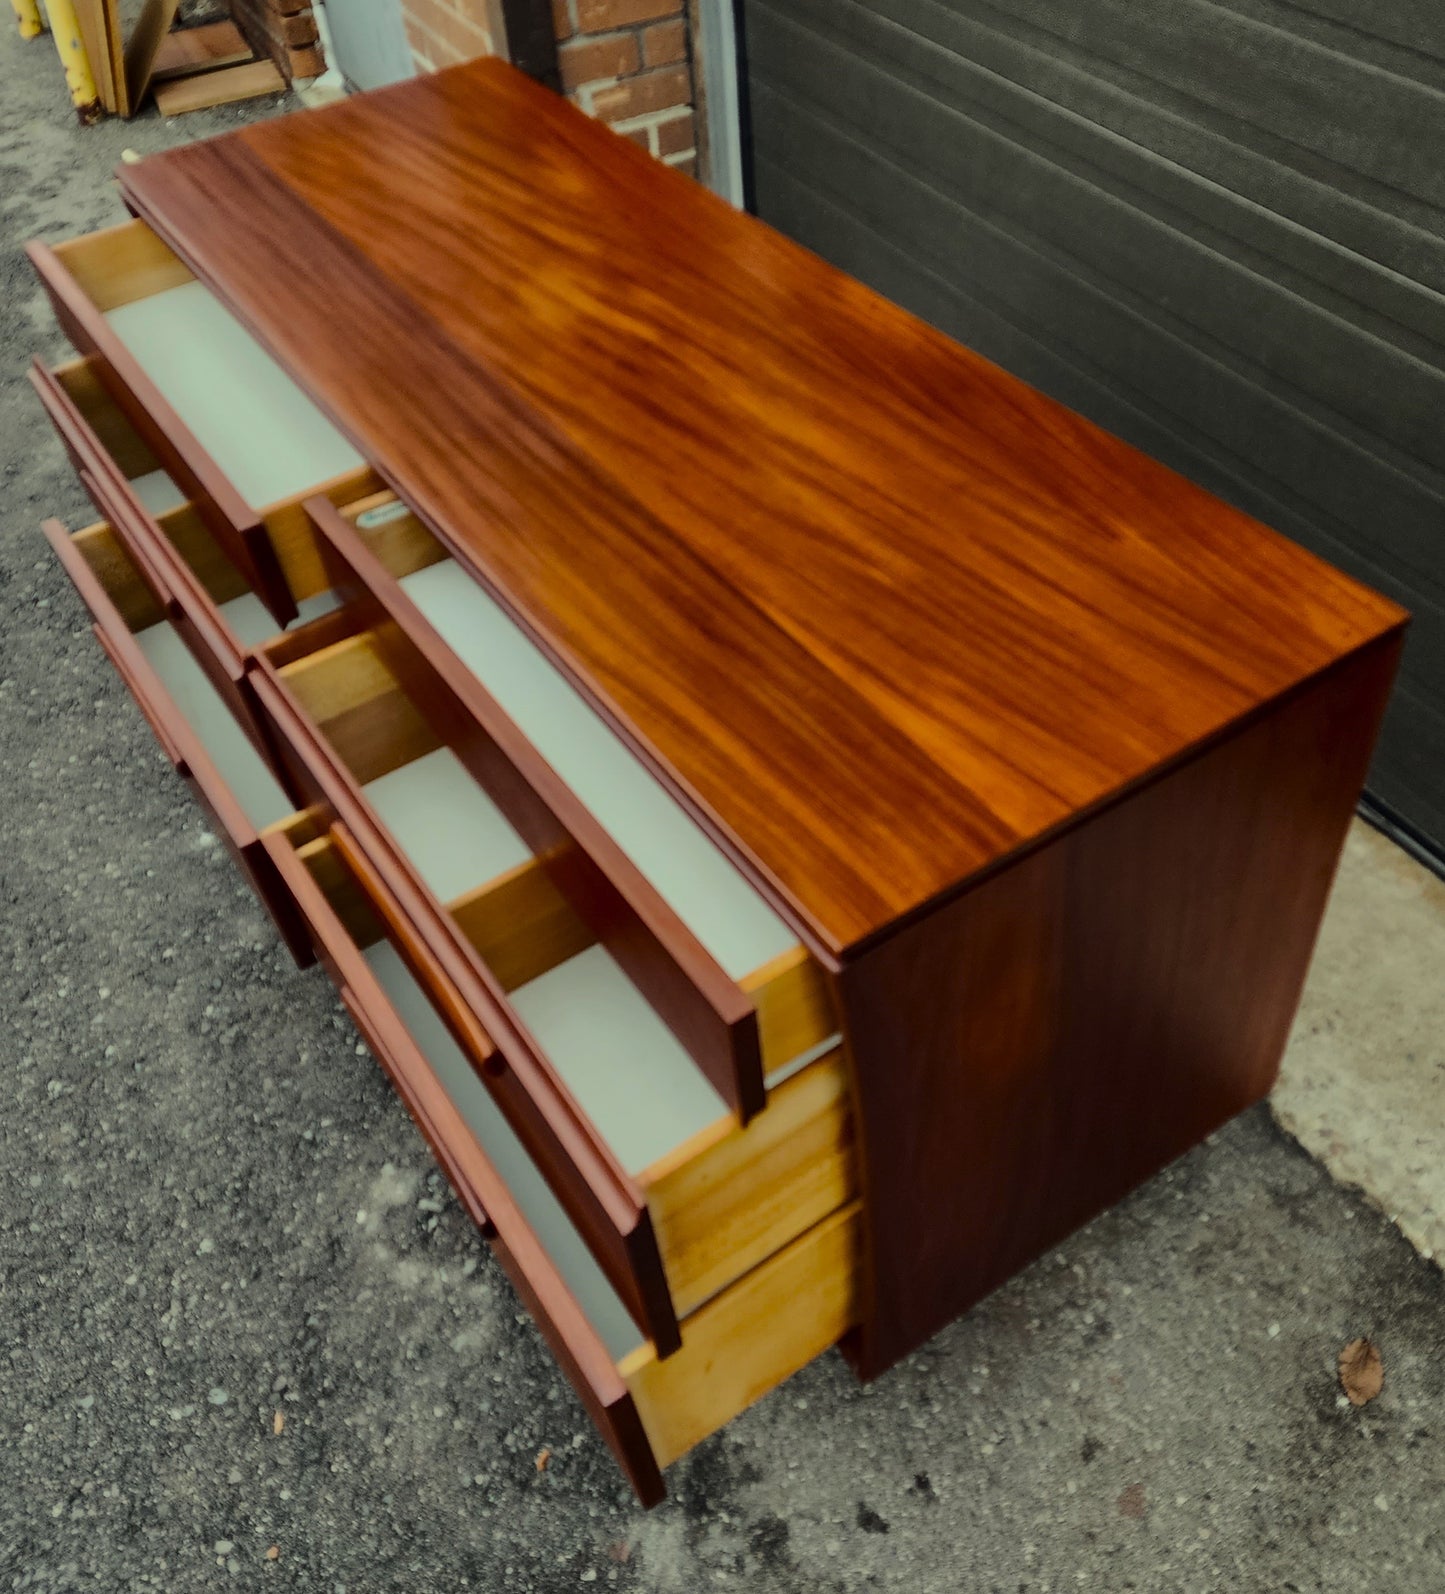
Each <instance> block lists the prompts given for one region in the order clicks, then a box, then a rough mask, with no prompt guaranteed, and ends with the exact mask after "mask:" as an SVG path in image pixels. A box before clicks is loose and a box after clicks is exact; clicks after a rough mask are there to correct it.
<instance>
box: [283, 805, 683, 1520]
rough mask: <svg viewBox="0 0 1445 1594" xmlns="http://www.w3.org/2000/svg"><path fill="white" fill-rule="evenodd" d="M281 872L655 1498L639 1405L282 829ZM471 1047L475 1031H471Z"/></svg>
mask: <svg viewBox="0 0 1445 1594" xmlns="http://www.w3.org/2000/svg"><path fill="white" fill-rule="evenodd" d="M264 845H265V847H266V848H267V850H268V852H269V854H270V856H271V858H272V860H273V863H274V865H275V868H276V870H277V873H278V875H279V876H280V877H281V878H282V879H284V880H285V882H286V884H287V887H288V889H289V891H290V892H291V893H292V895H293V898H294V900H295V901H296V902H297V903H298V904H299V905H300V908H301V911H302V913H303V914H304V916H305V919H306V921H307V924H308V926H309V928H310V933H311V934H312V936H313V937H314V938H315V945H316V950H317V951H318V953H319V954H320V956H321V958H322V960H323V961H324V962H325V964H326V966H327V968H328V970H329V972H330V973H331V976H332V978H333V980H335V982H336V984H337V986H338V988H339V990H340V992H341V996H342V1000H343V1002H344V1003H345V1004H346V1007H347V1010H348V1011H349V1012H350V1014H351V1015H352V1018H353V1019H354V1020H355V1022H356V1026H357V1028H358V1029H359V1030H360V1031H361V1033H362V1034H363V1035H364V1036H365V1037H366V1041H367V1044H368V1045H369V1046H370V1047H371V1049H372V1051H373V1052H374V1053H375V1055H376V1057H377V1059H378V1061H379V1062H380V1063H381V1065H382V1067H383V1068H384V1069H385V1070H386V1072H387V1073H388V1074H389V1075H390V1077H391V1079H392V1081H393V1083H394V1084H395V1085H396V1088H397V1092H398V1094H399V1095H400V1096H401V1098H402V1100H403V1101H404V1102H405V1104H406V1106H407V1108H408V1110H409V1111H410V1112H411V1114H412V1117H413V1118H414V1119H415V1120H416V1123H417V1125H418V1127H419V1128H420V1129H421V1131H422V1134H423V1135H424V1136H425V1138H426V1140H427V1142H428V1144H429V1145H430V1146H431V1148H432V1151H433V1153H434V1154H435V1156H436V1158H437V1161H438V1162H439V1163H440V1164H441V1166H442V1168H443V1170H444V1171H445V1173H446V1175H447V1177H448V1179H449V1180H450V1181H451V1184H452V1187H453V1188H454V1189H455V1190H456V1192H457V1194H458V1196H459V1198H460V1199H461V1201H462V1204H463V1205H464V1206H465V1207H466V1209H467V1211H468V1212H469V1213H470V1215H471V1217H472V1219H473V1221H474V1222H475V1223H477V1225H478V1226H479V1227H480V1229H481V1231H482V1233H483V1235H484V1236H485V1237H486V1239H487V1240H488V1242H489V1243H490V1245H491V1247H492V1249H493V1251H494V1253H495V1254H496V1256H497V1258H498V1260H499V1261H500V1262H501V1263H502V1266H503V1267H504V1268H505V1269H506V1271H507V1274H508V1276H509V1277H510V1278H511V1280H512V1283H513V1284H514V1285H515V1286H516V1289H517V1292H518V1294H519V1295H520V1296H521V1297H522V1299H523V1301H525V1302H526V1305H527V1308H528V1310H529V1311H530V1312H531V1314H532V1317H533V1320H534V1321H535V1322H536V1324H537V1326H538V1328H540V1329H541V1331H542V1334H543V1335H544V1337H545V1338H546V1340H547V1342H548V1344H549V1346H550V1347H551V1349H552V1353H553V1355H555V1356H556V1358H557V1360H558V1363H559V1364H560V1365H561V1367H562V1368H563V1370H564V1371H565V1372H566V1374H567V1375H568V1377H569V1379H570V1380H571V1382H572V1385H573V1387H574V1388H575V1389H576V1391H577V1393H578V1396H579V1397H580V1398H581V1400H582V1403H583V1405H584V1406H585V1407H586V1408H587V1410H588V1412H589V1414H590V1415H591V1417H592V1420H593V1421H594V1422H595V1423H596V1424H597V1427H598V1429H599V1431H600V1432H601V1433H602V1435H603V1437H604V1438H605V1439H606V1440H607V1443H608V1444H609V1446H610V1447H611V1449H612V1452H613V1454H614V1455H615V1456H616V1457H617V1459H618V1461H619V1462H620V1464H621V1465H622V1468H623V1470H624V1471H625V1472H626V1474H627V1476H628V1478H629V1479H630V1481H631V1483H632V1486H633V1488H634V1489H636V1491H637V1493H638V1496H639V1497H640V1498H641V1500H642V1501H643V1503H644V1504H647V1505H652V1504H654V1503H656V1502H657V1501H658V1500H660V1499H661V1498H662V1496H663V1493H664V1490H663V1485H662V1477H661V1474H660V1472H659V1470H658V1465H657V1461H656V1458H655V1457H654V1455H653V1452H652V1448H651V1445H650V1444H649V1442H648V1439H647V1436H646V1434H645V1432H644V1431H643V1428H642V1424H641V1421H640V1419H639V1417H638V1413H637V1408H636V1405H635V1404H634V1402H633V1399H632V1396H631V1394H630V1392H629V1391H628V1389H627V1385H626V1382H625V1381H624V1379H623V1378H622V1377H621V1375H620V1374H619V1372H618V1370H617V1367H616V1365H615V1364H614V1363H613V1361H612V1358H611V1357H610V1356H609V1354H608V1352H607V1349H606V1347H605V1345H604V1344H603V1342H602V1339H601V1337H600V1336H599V1334H598V1333H597V1331H596V1330H595V1329H594V1328H593V1327H592V1325H591V1324H590V1323H589V1321H588V1319H587V1317H586V1315H585V1314H584V1313H583V1311H582V1310H581V1308H580V1307H579V1306H578V1304H577V1302H576V1300H575V1299H574V1298H573V1296H572V1293H571V1291H570V1290H569V1288H568V1286H567V1284H566V1281H565V1280H564V1279H563V1277H562V1275H561V1274H560V1273H559V1271H558V1270H557V1268H556V1267H555V1266H554V1264H553V1263H552V1260H551V1258H550V1257H549V1256H548V1254H547V1252H546V1251H545V1250H544V1249H543V1247H542V1244H541V1243H540V1241H539V1240H538V1239H537V1237H536V1235H535V1234H534V1233H533V1231H532V1230H531V1228H530V1227H529V1225H528V1224H527V1221H526V1219H525V1218H524V1217H523V1215H522V1213H521V1212H520V1211H519V1209H518V1207H517V1205H516V1203H515V1202H514V1201H513V1200H512V1198H511V1196H510V1194H509V1193H508V1190H507V1187H506V1185H505V1184H504V1183H503V1182H502V1180H501V1178H500V1177H499V1176H498V1174H497V1173H496V1170H495V1169H494V1168H493V1166H492V1164H491V1162H490V1160H489V1159H488V1157H487V1155H486V1153H485V1151H484V1150H483V1149H482V1147H481V1146H480V1145H479V1144H478V1141H477V1139H476V1136H475V1135H474V1133H473V1132H472V1130H471V1128H470V1126H469V1125H468V1124H467V1122H466V1120H465V1119H464V1118H463V1116H462V1115H461V1113H460V1112H459V1110H458V1109H457V1107H456V1105H455V1104H454V1102H453V1101H452V1099H451V1097H450V1096H449V1094H448V1093H447V1091H446V1089H445V1088H444V1087H443V1085H442V1084H441V1082H440V1081H439V1080H438V1079H437V1077H436V1075H435V1073H434V1071H433V1070H432V1067H431V1065H430V1064H429V1063H428V1061H427V1059H426V1058H425V1056H424V1055H423V1054H422V1052H421V1051H420V1049H419V1048H418V1047H417V1045H416V1043H415V1041H414V1040H413V1039H412V1037H411V1035H410V1033H409V1032H408V1030H407V1028H406V1026H405V1024H404V1023H403V1022H402V1020H401V1018H400V1017H399V1016H398V1014H397V1012H396V1009H395V1008H394V1007H393V1005H392V1003H391V1001H390V999H389V998H388V997H387V995H386V993H385V991H384V990H383V989H382V988H381V986H380V984H379V983H378V981H377V979H376V977H375V975H374V974H373V973H372V971H371V969H370V968H369V967H368V966H367V963H366V961H365V959H364V958H363V957H362V956H361V953H360V951H359V949H358V947H357V945H356V943H355V941H354V940H353V939H352V937H351V935H350V934H349V933H348V931H347V929H346V928H345V926H344V925H343V923H342V921H341V919H340V917H339V916H338V914H337V912H336V911H335V909H334V908H333V907H332V905H331V903H330V902H329V901H328V900H327V897H326V895H325V894H324V893H323V892H322V890H321V889H320V887H319V886H318V885H317V884H316V881H315V879H314V878H313V877H312V874H311V872H310V870H309V869H308V868H307V867H306V865H305V864H304V863H303V862H302V861H301V859H300V858H299V857H298V856H297V854H296V852H295V850H294V849H293V847H292V845H291V843H290V842H289V841H288V840H286V838H285V837H284V836H281V835H278V834H275V833H271V834H268V835H267V836H266V838H265V841H264ZM473 1041H474V1044H475V1041H476V1037H475V1036H474V1037H473Z"/></svg>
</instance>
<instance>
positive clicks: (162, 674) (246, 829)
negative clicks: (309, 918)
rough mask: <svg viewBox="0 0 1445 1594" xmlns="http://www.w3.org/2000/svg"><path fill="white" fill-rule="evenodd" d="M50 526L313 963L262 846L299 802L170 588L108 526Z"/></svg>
mask: <svg viewBox="0 0 1445 1594" xmlns="http://www.w3.org/2000/svg"><path fill="white" fill-rule="evenodd" d="M44 529H45V535H46V537H47V538H48V539H49V542H50V545H51V547H52V548H53V549H54V550H55V553H56V555H57V557H58V558H59V560H60V562H61V564H62V565H63V566H64V568H65V572H66V574H67V575H68V576H69V577H70V579H71V581H72V583H73V584H74V586H75V590H76V591H77V592H78V593H79V594H80V598H81V601H82V602H83V603H84V604H85V606H86V608H87V609H89V610H90V614H91V618H92V620H93V621H94V630H95V635H96V637H97V639H98V640H99V642H100V645H101V647H102V648H104V650H105V652H106V654H107V655H108V657H109V658H110V661H111V663H112V664H113V665H114V666H115V669H116V673H117V674H118V675H119V676H120V678H121V680H122V681H123V682H124V683H125V685H126V687H127V689H128V690H129V692H130V694H131V696H132V697H133V698H134V699H135V702H136V706H137V707H138V708H139V709H140V711H141V713H142V715H143V716H144V717H145V719H146V721H147V722H148V724H149V725H150V728H151V730H152V731H153V732H154V733H155V738H156V740H157V741H158V742H159V743H160V745H161V749H162V751H163V752H164V753H165V755H166V757H167V758H169V759H170V761H171V763H172V765H173V766H174V767H175V769H176V770H177V771H178V772H179V773H180V774H181V775H182V776H184V777H185V779H186V781H187V782H188V784H189V785H190V787H191V790H192V791H193V793H194V794H195V796H196V797H197V798H198V800H199V801H200V803H201V806H202V807H203V808H204V809H205V810H206V812H207V813H208V814H209V815H210V818H211V822H212V824H213V825H214V827H215V830H216V833H217V834H218V835H219V836H220V837H221V839H222V840H223V841H224V842H225V843H226V845H227V846H228V847H229V848H230V850H231V852H232V854H233V855H234V857H235V859H236V861H237V863H238V864H239V865H240V867H241V869H242V871H243V873H244V874H245V875H246V877H247V878H248V879H249V880H250V882H251V885H252V886H253V887H254V889H255V891H256V895H257V896H258V897H259V898H260V899H261V901H262V903H263V904H264V905H265V906H266V908H267V909H268V911H269V912H270V914H271V917H272V918H273V919H274V920H275V922H276V926H277V928H278V929H279V930H280V932H281V935H282V938H283V939H284V940H285V942H286V944H287V946H288V947H289V948H290V950H291V953H292V956H293V957H295V959H296V961H297V962H298V963H303V964H304V963H309V962H310V961H311V942H310V939H309V937H308V936H307V934H306V933H305V929H304V927H303V925H302V924H301V921H300V920H299V919H298V917H297V911H296V905H295V903H294V901H293V900H292V898H291V895H290V892H289V891H288V890H286V888H285V887H284V886H283V885H282V884H281V881H280V878H279V876H278V875H277V873H276V870H275V867H274V865H273V864H272V862H271V860H270V857H269V856H268V854H267V853H266V851H265V849H264V848H263V847H262V846H261V842H260V832H261V831H262V830H263V829H264V828H265V827H266V826H268V825H271V824H274V823H276V822H278V821H279V820H281V819H283V818H286V817H287V816H289V815H290V814H291V813H292V811H293V809H294V808H295V804H294V803H293V802H292V801H291V799H290V797H289V796H288V795H287V794H286V792H285V791H284V790H283V789H282V787H281V785H280V783H279V782H278V781H277V779H276V776H275V773H274V772H273V770H272V769H271V768H270V767H269V766H268V765H267V764H266V762H265V761H264V760H263V759H262V758H261V755H260V754H259V753H258V752H257V750H256V748H255V746H254V745H253V744H252V742H251V741H250V740H249V739H248V737H247V736H246V734H245V733H244V732H243V731H242V729H241V727H240V726H239V724H238V723H237V721H236V719H235V716H234V715H233V714H232V712H231V710H230V709H229V707H228V706H227V704H226V703H225V701H224V700H223V699H222V698H221V696H220V694H219V693H218V692H217V691H216V689H215V687H214V686H213V685H212V683H211V681H210V680H209V679H208V678H207V676H206V675H205V673H204V672H203V671H202V670H201V668H200V666H199V665H198V664H197V663H196V661H195V659H194V658H193V657H192V655H191V652H190V650H189V649H188V648H187V647H186V645H185V643H184V642H183V641H182V639H181V636H180V632H179V630H178V629H177V626H176V624H175V623H174V621H173V618H172V614H173V603H172V599H171V595H170V593H169V592H168V591H166V589H165V587H164V585H163V584H162V583H161V582H160V580H159V578H158V577H157V576H156V575H155V574H154V572H151V571H145V572H143V571H142V569H141V568H140V567H139V566H138V565H137V563H136V562H135V560H134V559H133V558H132V556H131V554H130V552H129V550H128V549H127V548H126V546H125V544H124V543H123V542H122V541H121V540H120V538H119V537H117V536H116V534H115V531H114V529H113V528H112V527H111V526H109V525H107V524H106V523H105V522H103V521H102V522H100V523H98V524H96V525H93V526H87V527H86V528H85V529H84V530H82V531H77V532H75V533H73V534H72V533H71V532H69V531H67V530H66V528H65V527H64V526H63V525H61V523H60V522H59V521H58V520H48V521H46V522H45V528H44Z"/></svg>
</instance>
